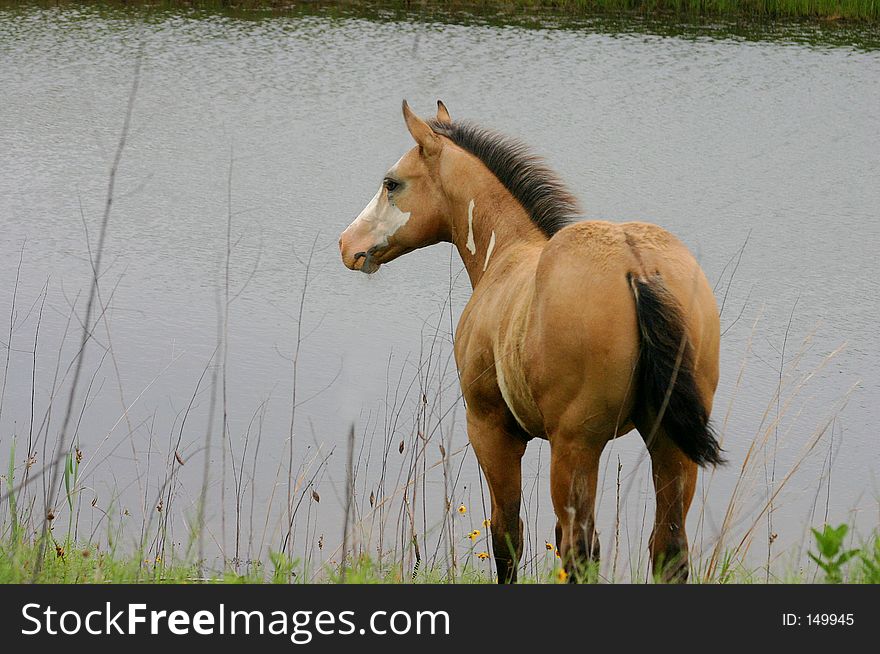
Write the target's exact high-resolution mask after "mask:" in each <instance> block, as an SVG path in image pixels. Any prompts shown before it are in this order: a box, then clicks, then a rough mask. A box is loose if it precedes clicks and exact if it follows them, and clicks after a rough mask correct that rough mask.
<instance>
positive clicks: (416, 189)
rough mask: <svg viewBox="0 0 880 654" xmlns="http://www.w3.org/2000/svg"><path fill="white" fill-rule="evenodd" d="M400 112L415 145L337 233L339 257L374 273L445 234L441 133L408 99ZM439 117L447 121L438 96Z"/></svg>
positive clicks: (446, 113) (444, 238) (351, 266)
mask: <svg viewBox="0 0 880 654" xmlns="http://www.w3.org/2000/svg"><path fill="white" fill-rule="evenodd" d="M403 118H404V120H405V121H406V127H407V129H409V133H410V134H411V135H412V137H413V139H415V142H416V146H415V147H414V148H413V149H412V150H410V151H409V152H407V153H406V154H405V155H403V157H401V158H400V160H399V161H398V162H397V163H396V164H394V165H393V166H392V167H391V168H390V169H389V170H388V172H386V173H385V177H384V178H383V180H382V183H381V185H380V186H379V190H378V191H377V192H376V195H375V196H373V199H372V200H370V202H369V204H367V206H366V207H364V209H363V211H361V213H360V215H359V216H358V217H357V218H355V219H354V222H352V223H351V225H349V226H348V227H347V228H346V230H345V231H344V232H342V235H341V236H340V237H339V250H340V252H341V254H342V262H343V263H344V264H345V265H346V266H347V267H348V268H350V269H351V270H360V271H361V272H365V273H367V274H370V273H374V272H376V271H377V270H378V269H379V266H381V265H382V264H383V263H387V262H389V261H392V260H393V259H396V258H397V257H399V256H400V255H402V254H406V253H407V252H412V251H413V250H416V249H418V248H422V247H425V246H427V245H432V244H434V243H437V242H439V241H442V240H448V238H449V235H448V231H449V223H448V220H447V216H448V215H449V207H448V206H447V200H446V196H445V194H444V193H443V192H442V188H441V185H440V175H439V168H440V153H441V151H442V150H443V139H442V137H440V136H438V135H437V134H435V133H434V130H433V129H431V127H430V126H429V125H428V123H426V122H425V121H424V120H422V119H421V118H419V117H418V116H416V115H415V114H414V113H413V112H412V110H411V109H410V108H409V105H408V104H407V103H406V100H404V102H403ZM437 121H439V122H441V123H442V122H449V113H448V112H447V111H446V107H445V106H444V105H443V103H442V102H440V101H438V102H437Z"/></svg>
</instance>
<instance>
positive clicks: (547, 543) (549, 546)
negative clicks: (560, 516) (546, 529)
mask: <svg viewBox="0 0 880 654" xmlns="http://www.w3.org/2000/svg"><path fill="white" fill-rule="evenodd" d="M544 547H546V548H547V551H548V552H549V551H550V550H552V549H553V546H552V545H551V544H550V541H548V540H545V541H544Z"/></svg>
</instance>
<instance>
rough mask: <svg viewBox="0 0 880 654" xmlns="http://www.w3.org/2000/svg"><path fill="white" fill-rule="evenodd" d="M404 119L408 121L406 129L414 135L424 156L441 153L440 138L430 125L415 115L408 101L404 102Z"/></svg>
mask: <svg viewBox="0 0 880 654" xmlns="http://www.w3.org/2000/svg"><path fill="white" fill-rule="evenodd" d="M403 119H404V120H405V121H406V128H407V129H408V130H409V133H410V134H412V137H413V138H414V139H415V141H416V143H418V144H419V148H420V149H421V151H422V154H424V155H425V156H432V155H435V154H437V153H438V152H440V146H441V141H440V137H439V136H437V135H436V134H435V133H434V130H432V129H431V128H430V127H429V126H428V123H426V122H425V121H424V120H422V119H421V118H419V117H418V116H416V115H415V114H414V113H413V110H412V109H410V108H409V105H408V104H407V102H406V100H404V101H403Z"/></svg>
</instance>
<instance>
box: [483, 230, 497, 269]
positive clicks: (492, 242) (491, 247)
mask: <svg viewBox="0 0 880 654" xmlns="http://www.w3.org/2000/svg"><path fill="white" fill-rule="evenodd" d="M494 249H495V230H494V229H493V230H492V236H491V237H490V238H489V248H488V249H487V250H486V263H484V264H483V272H485V271H486V268H488V267H489V257H491V256H492V250H494Z"/></svg>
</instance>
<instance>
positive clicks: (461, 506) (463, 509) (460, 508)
mask: <svg viewBox="0 0 880 654" xmlns="http://www.w3.org/2000/svg"><path fill="white" fill-rule="evenodd" d="M458 513H459V514H460V515H464V514H465V513H467V507H466V506H465V505H464V504H459V505H458Z"/></svg>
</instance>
